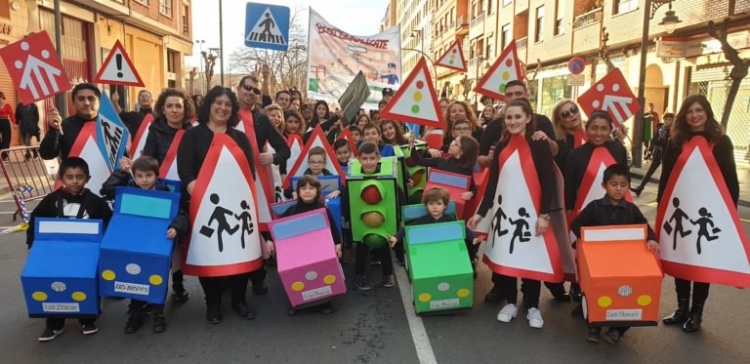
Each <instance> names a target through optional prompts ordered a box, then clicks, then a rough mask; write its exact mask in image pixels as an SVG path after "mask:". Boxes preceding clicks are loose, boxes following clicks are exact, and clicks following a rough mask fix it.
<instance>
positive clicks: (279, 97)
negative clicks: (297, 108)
mask: <svg viewBox="0 0 750 364" xmlns="http://www.w3.org/2000/svg"><path fill="white" fill-rule="evenodd" d="M291 102H292V94H290V93H289V91H287V90H281V91H279V92H277V93H276V103H277V104H278V105H279V106H281V109H282V110H284V111H286V110H288V109H289V104H290V103H291Z"/></svg>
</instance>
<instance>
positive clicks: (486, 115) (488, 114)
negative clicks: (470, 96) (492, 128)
mask: <svg viewBox="0 0 750 364" xmlns="http://www.w3.org/2000/svg"><path fill="white" fill-rule="evenodd" d="M494 118H495V108H494V107H492V104H490V105H487V106H485V107H484V108H483V109H482V116H481V117H480V119H481V120H480V122H481V123H482V126H485V125H487V123H489V122H490V121H492V120H493V119H494Z"/></svg>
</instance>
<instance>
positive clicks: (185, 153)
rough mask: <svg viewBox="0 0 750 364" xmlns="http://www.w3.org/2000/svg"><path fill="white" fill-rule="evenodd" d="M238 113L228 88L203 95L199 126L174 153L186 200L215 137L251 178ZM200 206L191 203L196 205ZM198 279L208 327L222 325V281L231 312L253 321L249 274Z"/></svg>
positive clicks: (247, 145) (250, 157)
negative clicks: (239, 156) (235, 153)
mask: <svg viewBox="0 0 750 364" xmlns="http://www.w3.org/2000/svg"><path fill="white" fill-rule="evenodd" d="M239 110H240V105H239V103H238V102H237V97H236V96H235V95H234V93H233V92H232V91H231V90H230V89H228V88H224V87H221V86H216V87H214V88H213V89H211V91H210V92H209V93H208V94H207V95H206V98H205V100H204V103H203V105H202V106H201V108H200V109H199V111H198V125H197V126H195V127H193V128H190V129H188V130H187V131H186V132H185V136H184V137H183V138H182V141H181V142H180V147H179V149H178V151H177V170H178V173H179V175H180V180H181V181H182V184H183V186H185V190H186V192H187V194H188V195H189V196H188V198H189V197H192V194H193V189H194V188H195V184H196V180H197V178H198V173H199V172H200V170H201V168H202V167H203V162H204V160H205V159H206V156H207V154H208V151H209V147H210V145H211V143H212V141H213V139H214V134H220V133H224V134H227V135H228V136H229V137H231V138H232V140H233V141H234V142H235V143H236V145H237V146H238V147H239V149H241V150H242V152H243V153H244V155H245V157H246V163H249V167H250V172H251V174H254V173H255V166H254V165H253V155H252V147H251V146H250V142H249V141H248V139H247V136H246V135H245V134H244V133H242V132H241V131H238V130H236V129H235V128H234V127H233V126H234V125H236V124H237V123H238V122H239V119H238V116H237V113H238V112H239ZM243 162H245V161H243ZM219 178H220V177H219ZM200 202H201V201H190V203H196V204H199V203H200ZM198 279H199V281H200V283H201V286H202V287H203V292H204V293H205V295H206V307H207V309H206V319H207V320H208V321H209V322H210V323H211V324H218V323H220V322H221V296H222V292H223V286H224V283H225V281H226V284H227V286H228V287H229V288H230V289H231V291H232V308H234V310H235V311H237V313H239V315H240V316H241V317H242V318H244V319H247V320H251V319H254V318H255V313H254V312H253V311H252V310H250V308H249V307H248V306H247V303H246V301H245V295H246V292H247V283H248V281H249V280H250V273H249V272H248V273H241V274H236V275H231V276H220V277H198Z"/></svg>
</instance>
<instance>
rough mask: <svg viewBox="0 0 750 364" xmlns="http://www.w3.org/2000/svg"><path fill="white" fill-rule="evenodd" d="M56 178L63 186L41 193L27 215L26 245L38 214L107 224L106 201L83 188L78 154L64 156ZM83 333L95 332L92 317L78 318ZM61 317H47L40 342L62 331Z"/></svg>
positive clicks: (83, 166)
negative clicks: (44, 193)
mask: <svg viewBox="0 0 750 364" xmlns="http://www.w3.org/2000/svg"><path fill="white" fill-rule="evenodd" d="M59 176H60V179H61V180H62V183H63V187H62V188H60V189H58V190H57V191H54V192H52V193H50V194H48V195H47V196H45V197H44V198H43V199H42V201H41V202H39V205H37V207H36V208H35V209H34V211H33V212H32V213H31V216H30V218H29V229H28V230H26V245H28V246H29V249H31V245H32V244H33V243H34V221H35V220H36V218H38V217H58V218H64V217H67V218H71V219H101V220H103V221H104V226H105V227H106V226H107V223H109V219H110V218H111V217H112V210H111V209H110V208H109V204H107V202H106V201H104V200H103V199H102V198H101V197H99V196H97V195H95V194H94V193H92V192H91V191H89V190H88V189H87V188H85V186H86V183H88V181H89V180H90V179H91V174H90V173H89V165H88V163H86V161H85V160H83V159H82V158H79V157H68V158H65V159H64V160H63V161H62V163H61V164H60V171H59ZM78 322H79V323H80V324H81V326H82V327H83V334H84V335H93V334H96V333H97V332H99V328H98V327H97V326H96V318H93V319H79V320H78ZM64 327H65V319H64V318H48V319H47V323H46V327H45V329H44V332H42V335H40V336H39V341H40V342H47V341H52V340H54V339H55V338H56V337H58V336H59V335H60V334H62V333H63V328H64Z"/></svg>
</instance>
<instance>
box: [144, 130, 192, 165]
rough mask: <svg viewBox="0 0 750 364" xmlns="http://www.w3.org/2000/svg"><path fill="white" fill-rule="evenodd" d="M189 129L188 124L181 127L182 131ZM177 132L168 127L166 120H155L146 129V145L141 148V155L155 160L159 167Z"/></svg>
mask: <svg viewBox="0 0 750 364" xmlns="http://www.w3.org/2000/svg"><path fill="white" fill-rule="evenodd" d="M190 127H191V125H190V123H185V124H183V126H182V128H183V129H188V128H190ZM178 130H179V129H174V128H172V127H171V126H169V124H168V123H167V120H166V119H164V118H159V119H156V120H155V121H154V122H153V123H151V126H150V127H149V128H148V137H146V145H145V146H144V147H143V155H147V156H150V157H154V158H156V160H157V161H158V162H159V165H161V164H162V163H163V162H164V158H166V156H167V153H168V152H169V148H170V147H171V146H172V141H173V140H174V137H175V135H177V131H178Z"/></svg>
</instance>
